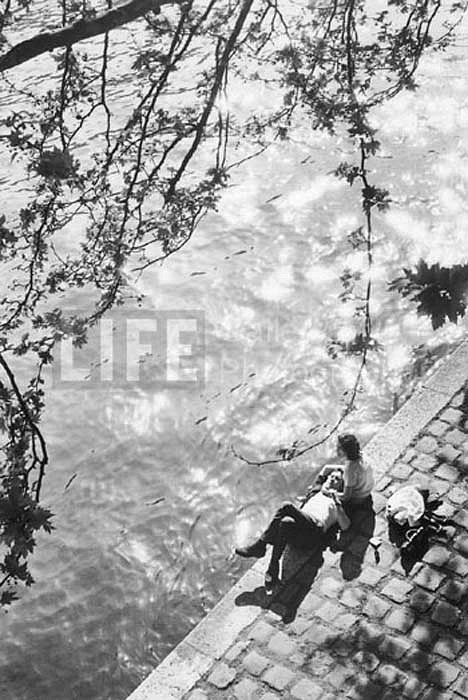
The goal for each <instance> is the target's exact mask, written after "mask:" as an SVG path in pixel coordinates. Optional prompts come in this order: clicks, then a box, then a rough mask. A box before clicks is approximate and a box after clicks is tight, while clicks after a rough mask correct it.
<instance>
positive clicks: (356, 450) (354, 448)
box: [338, 433, 361, 462]
mask: <svg viewBox="0 0 468 700" xmlns="http://www.w3.org/2000/svg"><path fill="white" fill-rule="evenodd" d="M338 445H339V446H340V447H341V449H342V450H343V452H344V453H345V455H346V457H347V459H349V460H351V461H352V462H353V461H354V460H356V459H359V458H360V456H361V447H360V445H359V442H358V440H357V438H356V436H355V435H352V434H351V433H342V434H341V435H338Z"/></svg>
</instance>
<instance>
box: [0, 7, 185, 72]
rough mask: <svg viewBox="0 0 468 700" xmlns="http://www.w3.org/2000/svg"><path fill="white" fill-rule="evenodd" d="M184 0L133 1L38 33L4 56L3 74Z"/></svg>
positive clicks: (1, 60)
mask: <svg viewBox="0 0 468 700" xmlns="http://www.w3.org/2000/svg"><path fill="white" fill-rule="evenodd" d="M180 1H181V0H130V2H127V3H126V4H125V5H121V6H120V7H116V8H115V9H113V10H109V11H107V12H104V13H103V14H101V15H98V16H97V17H94V18H93V19H87V20H83V19H81V20H78V21H77V22H74V23H73V24H71V25H70V26H69V27H65V28H63V29H58V30H57V31H55V32H44V33H42V34H36V36H33V37H32V39H26V41H21V42H20V43H19V44H16V46H13V48H11V49H10V50H9V51H7V52H6V53H5V54H3V56H1V57H0V71H5V70H8V69H10V68H13V67H14V66H19V65H21V64H22V63H26V61H30V60H31V59H32V58H35V57H36V56H40V55H41V54H43V53H46V52H47V51H52V50H53V49H57V48H59V47H61V46H67V47H70V46H72V45H73V44H76V43H77V42H79V41H83V40H84V39H89V38H91V37H93V36H98V35H100V34H105V33H106V32H109V31H111V30H112V29H115V28H116V27H121V26H122V25H124V24H127V23H128V22H133V21H134V20H136V19H138V18H139V17H142V16H143V15H145V14H146V13H148V12H159V11H160V9H161V6H162V5H174V4H180Z"/></svg>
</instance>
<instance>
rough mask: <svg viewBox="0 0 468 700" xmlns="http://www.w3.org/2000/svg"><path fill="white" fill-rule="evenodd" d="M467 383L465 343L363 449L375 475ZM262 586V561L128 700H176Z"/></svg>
mask: <svg viewBox="0 0 468 700" xmlns="http://www.w3.org/2000/svg"><path fill="white" fill-rule="evenodd" d="M467 378H468V341H463V342H462V343H460V345H459V346H458V347H457V349H456V350H455V351H453V352H452V353H451V354H450V355H449V356H448V357H447V358H446V359H444V360H443V361H442V362H441V364H440V366H439V367H438V368H437V369H436V370H435V371H434V373H433V374H432V375H431V376H430V377H428V378H427V379H425V380H424V381H423V383H422V384H421V386H420V387H419V388H418V389H416V391H415V392H414V393H413V395H412V396H411V397H410V399H409V400H408V401H407V402H406V403H405V404H404V405H403V406H402V407H401V408H400V410H399V411H398V412H397V413H396V414H395V415H394V416H393V417H392V418H391V419H390V420H389V421H388V423H387V424H386V425H385V426H384V427H383V428H382V429H381V430H379V431H378V433H377V434H376V435H375V436H374V437H373V438H372V439H371V440H370V441H369V443H368V444H367V445H366V447H365V449H364V453H365V456H366V458H367V459H369V460H370V461H372V464H373V466H374V470H375V474H376V476H380V475H381V474H383V473H386V472H388V471H389V470H390V467H391V466H392V465H393V463H394V462H395V460H396V459H397V458H398V456H399V455H400V454H401V453H402V452H403V450H404V449H405V448H406V447H407V445H408V444H409V443H410V442H411V441H412V440H413V439H414V438H415V437H416V436H417V435H418V433H419V432H420V431H421V430H422V429H423V428H424V426H425V425H427V423H428V422H429V421H430V420H431V419H432V418H433V417H434V416H435V415H437V414H438V413H439V412H440V411H441V410H442V408H443V407H444V406H445V404H446V403H447V401H448V399H450V398H451V397H452V396H453V395H454V394H455V393H456V392H457V391H458V390H459V389H460V388H461V387H462V386H463V384H464V382H465V381H466V379H467ZM262 585H263V562H257V563H256V564H255V565H254V566H253V567H252V568H251V569H249V571H247V573H246V574H244V576H243V577H242V578H241V579H240V580H239V581H238V582H237V584H236V585H235V586H233V587H232V588H231V589H230V590H229V591H228V593H227V594H226V595H225V596H224V597H223V598H222V599H221V600H220V601H219V603H218V604H217V605H216V606H215V607H214V608H213V610H212V611H211V612H210V613H208V615H207V616H206V617H205V618H204V619H203V620H201V622H199V623H198V625H197V626H196V627H195V628H194V629H193V630H192V632H190V634H189V635H187V637H185V639H184V640H183V641H182V642H181V643H180V644H179V645H178V646H177V647H176V648H175V649H174V650H173V651H172V652H171V653H170V654H169V655H168V656H167V657H166V658H165V659H164V660H163V661H162V663H160V664H159V666H158V667H157V668H156V669H155V670H154V671H153V672H152V673H150V675H149V676H148V677H147V678H146V679H145V680H144V681H143V683H141V685H139V686H138V687H137V688H136V689H135V690H134V691H133V693H132V694H131V695H130V696H129V697H128V698H127V700H180V699H181V698H182V697H183V696H184V695H185V694H186V693H187V692H188V691H189V690H190V689H191V688H193V687H194V685H195V684H196V683H197V681H198V680H199V679H200V678H201V677H202V676H203V675H204V674H205V673H206V672H207V671H208V670H209V669H210V668H211V666H212V665H213V664H214V662H215V661H217V660H218V659H220V657H221V656H222V655H223V654H224V653H225V651H226V650H227V649H228V648H229V647H230V646H231V645H232V644H233V642H234V641H235V639H236V638H237V637H238V635H239V633H240V632H241V631H242V630H243V629H245V628H246V627H247V626H249V625H250V624H252V622H253V621H254V620H255V619H256V618H257V617H258V616H259V615H260V614H261V613H262V612H263V611H262V609H261V608H256V607H238V606H236V605H235V602H234V601H235V599H236V597H237V596H238V595H239V593H241V592H242V591H244V590H252V589H254V588H255V587H259V586H262Z"/></svg>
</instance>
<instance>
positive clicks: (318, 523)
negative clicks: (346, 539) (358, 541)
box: [236, 468, 350, 590]
mask: <svg viewBox="0 0 468 700" xmlns="http://www.w3.org/2000/svg"><path fill="white" fill-rule="evenodd" d="M343 489H344V482H343V471H342V470H341V469H339V468H337V469H334V470H333V471H331V472H330V473H329V474H328V475H327V477H326V479H325V481H324V482H323V484H322V486H321V487H320V491H319V492H318V493H315V494H314V495H313V496H311V497H310V498H309V499H308V500H306V501H305V503H303V505H302V506H301V508H297V506H295V505H294V504H293V503H285V504H284V505H282V506H281V507H280V508H279V509H278V510H277V511H276V513H275V515H274V516H273V518H272V520H271V522H270V524H269V525H268V527H267V529H266V530H265V531H264V532H263V534H262V535H260V537H259V538H258V539H257V540H256V541H255V542H253V543H252V544H251V545H249V546H247V547H238V548H236V554H238V555H239V556H241V557H256V558H260V557H263V556H265V554H266V546H267V544H271V545H272V551H271V559H270V564H269V566H268V569H267V572H266V574H265V588H266V589H267V590H271V589H272V588H273V586H274V585H275V584H276V583H277V582H278V579H279V563H280V559H281V556H282V555H283V552H284V550H285V547H286V545H287V544H292V545H294V546H296V547H300V548H302V549H311V548H313V547H314V545H315V546H316V545H317V544H319V543H321V541H322V539H323V535H324V534H325V533H326V532H327V531H328V530H329V529H330V528H331V527H333V525H338V526H339V527H340V528H341V529H342V530H347V529H348V528H349V526H350V520H349V518H348V516H347V515H346V513H345V512H344V510H343V506H342V505H341V500H340V497H341V496H342V494H343Z"/></svg>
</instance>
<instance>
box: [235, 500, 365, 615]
mask: <svg viewBox="0 0 468 700" xmlns="http://www.w3.org/2000/svg"><path fill="white" fill-rule="evenodd" d="M348 515H349V517H350V519H351V526H350V528H349V530H347V531H346V532H342V533H340V535H339V537H337V533H336V530H334V531H332V532H330V533H329V534H327V536H326V538H324V540H323V541H322V542H320V543H316V544H315V546H314V548H313V549H311V550H310V549H308V550H304V549H298V548H296V547H294V548H293V547H291V546H288V547H287V548H286V551H285V553H284V556H283V563H282V575H281V582H280V584H279V585H278V586H277V587H276V589H275V590H274V591H273V593H272V594H270V595H269V594H268V593H267V592H266V590H265V588H264V587H263V586H259V587H258V588H256V589H255V590H253V591H245V592H243V593H241V594H240V595H239V596H237V598H236V600H235V603H236V605H238V606H243V605H257V606H259V607H262V608H265V609H268V610H272V611H273V612H275V613H277V614H278V615H279V616H280V617H281V619H282V620H283V622H285V623H289V622H292V621H293V620H294V619H295V617H296V614H297V611H298V609H299V607H300V605H301V603H302V601H303V600H304V598H305V597H306V595H307V594H308V592H309V591H310V589H311V587H312V584H313V583H314V581H315V579H316V578H317V576H318V574H319V572H320V570H321V568H322V566H323V563H324V552H325V551H326V550H327V549H330V550H331V551H332V552H338V551H342V555H341V559H340V569H341V572H342V575H343V578H344V579H345V580H346V581H350V580H352V579H355V578H357V577H358V576H359V574H360V573H361V570H362V564H363V561H364V556H365V554H366V551H367V549H368V546H369V541H370V539H371V538H372V536H373V533H374V527H375V512H374V509H373V507H372V503H371V501H370V500H369V502H368V503H367V504H366V505H365V506H361V507H356V508H353V509H352V510H351V511H350V512H349V513H348Z"/></svg>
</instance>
